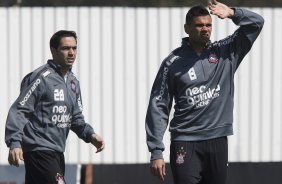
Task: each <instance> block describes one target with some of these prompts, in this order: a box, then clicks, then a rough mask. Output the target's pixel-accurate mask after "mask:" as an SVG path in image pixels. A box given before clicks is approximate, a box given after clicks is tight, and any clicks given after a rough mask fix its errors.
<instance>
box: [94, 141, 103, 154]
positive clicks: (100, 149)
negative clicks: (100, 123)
mask: <svg viewBox="0 0 282 184" xmlns="http://www.w3.org/2000/svg"><path fill="white" fill-rule="evenodd" d="M104 148H105V143H104V142H102V143H101V146H100V147H99V148H97V150H96V153H98V152H101V151H102V150H103V149H104Z"/></svg>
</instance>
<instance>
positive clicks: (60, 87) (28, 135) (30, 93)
mask: <svg viewBox="0 0 282 184" xmlns="http://www.w3.org/2000/svg"><path fill="white" fill-rule="evenodd" d="M69 129H71V130H72V131H74V132H75V133H76V134H77V135H78V137H79V138H81V139H83V140H84V141H85V142H90V137H91V134H93V133H94V130H93V128H92V127H91V126H90V125H89V124H87V123H85V121H84V116H83V114H82V101H81V92H80V85H79V81H78V80H77V78H76V77H75V76H74V75H73V73H72V72H71V71H69V73H68V75H67V79H66V80H65V79H64V77H63V76H62V74H61V72H60V67H59V66H56V65H55V64H54V63H53V61H52V60H48V62H47V64H45V65H43V66H41V67H39V68H38V69H36V70H34V71H33V72H31V73H30V74H28V75H27V76H26V77H25V78H24V79H23V80H22V84H21V92H20V95H19V97H18V98H17V100H16V101H15V102H14V103H13V105H12V106H11V108H10V110H9V114H8V117H7V121H6V130H5V142H6V144H7V146H8V147H9V148H22V149H23V151H24V152H28V151H36V150H52V151H58V152H64V151H65V144H66V139H67V136H68V133H69Z"/></svg>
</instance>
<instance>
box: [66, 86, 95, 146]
mask: <svg viewBox="0 0 282 184" xmlns="http://www.w3.org/2000/svg"><path fill="white" fill-rule="evenodd" d="M77 82H78V81H77ZM77 86H78V89H77V94H76V103H75V106H74V111H73V118H72V124H71V130H72V131H73V132H75V133H76V135H77V136H78V137H79V138H80V139H82V140H84V141H85V142H86V143H89V142H90V138H91V135H92V134H94V133H95V132H94V130H93V128H92V127H91V126H90V125H89V124H88V123H85V120H84V116H83V114H82V111H83V106H82V99H81V91H80V85H79V82H78V85H77Z"/></svg>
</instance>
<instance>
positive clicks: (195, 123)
mask: <svg viewBox="0 0 282 184" xmlns="http://www.w3.org/2000/svg"><path fill="white" fill-rule="evenodd" d="M234 10H235V14H234V16H232V17H231V19H232V21H233V22H234V23H235V24H236V25H239V26H240V27H239V28H238V29H237V30H236V31H235V32H234V33H233V34H232V35H230V36H228V37H226V38H225V39H223V40H220V41H217V42H214V43H211V42H210V43H208V45H207V47H206V49H205V50H204V51H203V52H202V53H201V55H200V56H199V55H197V54H196V52H195V51H194V50H193V49H192V47H191V46H190V43H189V38H183V40H182V45H181V47H179V48H177V49H175V50H174V51H173V52H172V53H171V54H170V55H169V56H168V57H167V58H166V59H165V60H164V61H163V62H162V64H161V66H160V69H159V71H158V74H157V76H156V79H155V81H154V84H153V87H152V91H151V96H150V101H149V105H148V110H147V115H146V132H147V145H148V147H149V151H150V152H151V153H152V155H151V160H154V159H160V158H163V157H162V151H163V150H164V144H163V142H162V139H163V135H164V132H165V130H166V128H167V126H168V121H169V114H170V110H171V106H172V102H173V99H174V101H175V105H174V110H175V112H174V115H173V118H172V120H171V122H170V125H169V131H170V132H171V140H172V141H199V140H208V139H212V138H217V137H222V136H228V135H232V134H233V128H232V123H233V99H234V73H235V71H236V70H237V68H238V66H239V65H240V63H241V61H242V60H243V58H244V56H245V55H246V54H247V53H248V52H249V50H250V49H251V47H252V45H253V43H254V41H255V40H256V38H257V37H258V35H259V33H260V32H261V29H262V27H263V24H264V19H263V18H262V17H261V16H260V15H258V14H256V13H254V12H251V11H249V10H246V9H242V8H235V9H234ZM219 29H220V28H219Z"/></svg>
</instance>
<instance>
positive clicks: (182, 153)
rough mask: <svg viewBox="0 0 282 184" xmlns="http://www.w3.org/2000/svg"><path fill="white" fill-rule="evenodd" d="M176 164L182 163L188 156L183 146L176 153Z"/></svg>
mask: <svg viewBox="0 0 282 184" xmlns="http://www.w3.org/2000/svg"><path fill="white" fill-rule="evenodd" d="M176 155H177V158H176V164H178V165H180V164H183V163H184V158H185V156H186V152H185V151H184V149H183V147H181V149H180V150H179V151H178V152H177V153H176Z"/></svg>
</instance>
